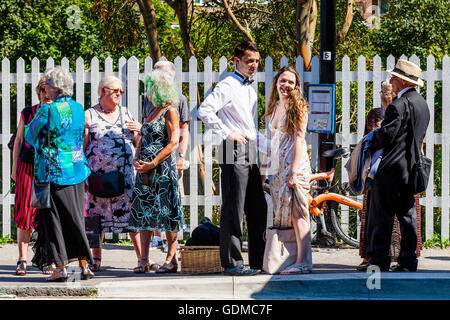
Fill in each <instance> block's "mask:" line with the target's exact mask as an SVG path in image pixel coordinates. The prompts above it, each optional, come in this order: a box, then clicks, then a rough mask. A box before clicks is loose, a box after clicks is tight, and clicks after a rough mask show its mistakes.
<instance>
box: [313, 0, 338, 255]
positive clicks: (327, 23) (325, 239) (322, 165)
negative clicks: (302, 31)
mask: <svg viewBox="0 0 450 320" xmlns="http://www.w3.org/2000/svg"><path fill="white" fill-rule="evenodd" d="M319 74H320V77H319V79H320V83H326V84H335V83H336V0H321V2H320V69H319ZM332 121H335V119H332ZM335 145H336V141H335V134H334V133H319V148H318V150H319V155H318V156H319V170H320V171H328V170H330V169H331V166H332V163H333V159H326V158H324V157H322V153H323V152H324V151H326V150H330V149H333V148H335ZM327 210H329V208H328V207H327ZM325 223H326V226H327V230H328V231H329V232H330V231H331V235H325V234H324V233H322V232H321V230H318V232H317V238H316V242H317V244H318V245H319V246H326V247H330V246H331V247H334V246H336V240H335V238H336V234H335V232H334V230H333V228H332V224H331V219H330V214H329V212H328V213H326V214H325Z"/></svg>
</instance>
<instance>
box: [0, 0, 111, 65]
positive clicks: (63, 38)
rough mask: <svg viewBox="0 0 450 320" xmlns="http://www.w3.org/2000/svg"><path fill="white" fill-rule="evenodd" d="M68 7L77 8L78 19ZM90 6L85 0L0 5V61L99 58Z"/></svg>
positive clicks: (98, 39) (18, 1)
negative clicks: (80, 57)
mask: <svg viewBox="0 0 450 320" xmlns="http://www.w3.org/2000/svg"><path fill="white" fill-rule="evenodd" d="M71 6H77V8H79V14H80V19H78V18H77V16H76V12H77V11H74V10H70V9H71ZM90 6H91V1H87V0H54V1H52V2H51V5H49V2H48V1H44V0H31V1H28V0H11V1H2V2H1V3H0V30H1V32H0V53H1V57H2V58H4V57H7V58H8V59H10V60H11V61H16V60H17V59H18V58H19V57H22V58H23V59H25V61H30V60H31V59H33V58H34V57H37V58H38V59H42V60H44V59H47V58H49V57H53V58H54V59H61V58H63V57H67V58H69V60H75V59H76V58H78V57H79V56H82V57H83V58H84V59H89V58H92V57H93V56H98V55H101V54H102V53H103V52H104V51H103V50H102V42H101V36H102V35H101V34H100V28H99V25H98V22H97V21H96V20H95V19H94V17H93V15H92V14H91V12H90ZM72 8H74V7H72ZM75 10H77V9H76V8H75ZM70 23H72V24H71V25H70ZM14 65H15V64H14V63H12V68H14ZM28 67H29V66H28Z"/></svg>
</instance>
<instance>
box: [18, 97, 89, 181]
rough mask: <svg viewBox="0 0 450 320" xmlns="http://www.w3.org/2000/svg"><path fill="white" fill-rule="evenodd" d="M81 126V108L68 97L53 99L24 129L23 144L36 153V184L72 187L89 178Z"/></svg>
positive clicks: (83, 123) (83, 124)
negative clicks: (48, 182)
mask: <svg viewBox="0 0 450 320" xmlns="http://www.w3.org/2000/svg"><path fill="white" fill-rule="evenodd" d="M49 112H50V113H49ZM84 127H85V118H84V108H83V106H82V105H81V104H79V103H78V102H76V101H75V100H73V99H72V98H71V97H56V98H55V99H54V100H53V102H52V103H50V104H44V105H42V106H41V107H40V108H39V110H38V111H37V112H36V115H35V116H34V118H33V120H31V122H30V123H29V124H28V125H26V126H25V141H26V142H27V143H28V144H30V145H31V146H33V147H34V150H35V160H34V164H35V166H34V176H35V178H36V179H37V181H39V182H45V181H50V182H53V183H55V184H58V185H75V184H78V183H80V182H83V181H84V180H85V179H86V178H87V177H88V176H89V174H90V173H91V171H90V169H89V167H88V163H87V160H86V157H85V155H84V152H83V141H84ZM48 128H50V133H49V134H48ZM47 136H49V138H50V139H49V140H50V143H48V142H47V140H48V139H47Z"/></svg>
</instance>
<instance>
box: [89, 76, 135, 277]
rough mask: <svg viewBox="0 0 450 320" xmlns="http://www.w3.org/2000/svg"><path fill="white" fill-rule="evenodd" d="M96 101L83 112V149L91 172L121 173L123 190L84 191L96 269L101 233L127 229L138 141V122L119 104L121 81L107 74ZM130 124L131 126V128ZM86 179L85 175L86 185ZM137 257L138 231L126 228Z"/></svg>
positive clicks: (121, 231) (97, 266) (99, 261)
mask: <svg viewBox="0 0 450 320" xmlns="http://www.w3.org/2000/svg"><path fill="white" fill-rule="evenodd" d="M98 94H99V96H100V99H99V102H98V104H96V105H94V106H92V107H90V108H89V109H87V110H86V112H85V119H86V128H85V131H84V135H85V138H84V150H85V153H86V158H87V160H88V163H89V168H90V169H91V170H92V172H95V173H100V174H105V173H110V172H112V171H116V170H119V171H120V172H123V173H124V176H125V185H124V192H123V194H120V195H116V196H108V197H105V196H104V195H101V194H93V193H91V192H90V191H89V190H90V189H88V191H87V192H86V195H85V208H86V212H87V217H86V233H87V236H88V239H89V244H90V246H91V249H92V255H93V258H94V264H93V265H91V266H90V268H91V270H92V271H100V265H101V259H102V242H103V235H104V234H105V233H125V232H128V220H129V219H130V212H131V199H132V196H133V188H134V180H135V175H136V172H135V170H134V167H133V165H132V162H133V157H134V153H135V145H136V143H137V142H138V141H139V139H140V136H139V129H140V124H139V123H137V122H136V121H135V120H134V118H133V116H132V115H131V114H130V112H129V111H128V109H127V108H125V107H121V106H120V101H121V99H122V94H123V90H122V81H120V79H118V78H117V77H114V76H107V77H105V78H104V79H102V80H101V81H100V84H99V87H98ZM131 128H133V129H131ZM89 183H90V179H88V185H89ZM130 238H131V240H132V242H133V245H134V249H135V252H136V256H137V258H138V261H140V258H141V249H140V240H139V234H138V233H135V232H130Z"/></svg>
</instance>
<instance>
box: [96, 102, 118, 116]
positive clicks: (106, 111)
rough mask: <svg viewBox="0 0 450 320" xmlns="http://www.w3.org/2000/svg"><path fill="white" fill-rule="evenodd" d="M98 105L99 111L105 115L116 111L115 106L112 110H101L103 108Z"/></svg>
mask: <svg viewBox="0 0 450 320" xmlns="http://www.w3.org/2000/svg"><path fill="white" fill-rule="evenodd" d="M98 105H99V106H100V110H102V112H103V113H106V114H108V113H113V112H114V111H116V109H117V106H116V107H114V110H105V109H103V107H102V105H101V104H100V103H99V104H98Z"/></svg>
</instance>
